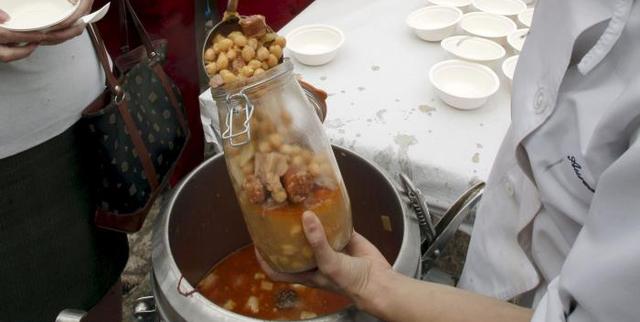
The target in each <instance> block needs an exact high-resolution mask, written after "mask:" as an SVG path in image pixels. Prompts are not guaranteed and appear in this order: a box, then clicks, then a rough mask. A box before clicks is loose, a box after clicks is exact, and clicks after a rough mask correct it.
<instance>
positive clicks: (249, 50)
mask: <svg viewBox="0 0 640 322" xmlns="http://www.w3.org/2000/svg"><path fill="white" fill-rule="evenodd" d="M254 57H256V50H255V49H253V47H251V46H245V47H244V48H242V59H244V61H245V62H247V63H249V62H251V60H252V59H253V58H254Z"/></svg>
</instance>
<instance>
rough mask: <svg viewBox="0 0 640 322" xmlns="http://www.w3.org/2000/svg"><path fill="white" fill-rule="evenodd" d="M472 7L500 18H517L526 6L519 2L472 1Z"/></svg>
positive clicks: (497, 0)
mask: <svg viewBox="0 0 640 322" xmlns="http://www.w3.org/2000/svg"><path fill="white" fill-rule="evenodd" d="M472 3H473V7H475V8H476V9H478V10H480V11H482V12H488V13H493V14H495V15H501V16H513V17H515V16H517V15H518V14H519V13H521V12H523V11H525V10H527V4H526V3H524V2H522V1H521V0H473V1H472Z"/></svg>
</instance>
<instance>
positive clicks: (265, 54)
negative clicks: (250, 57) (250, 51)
mask: <svg viewBox="0 0 640 322" xmlns="http://www.w3.org/2000/svg"><path fill="white" fill-rule="evenodd" d="M256 57H257V58H258V60H260V61H262V62H264V61H265V60H267V59H269V50H268V49H267V48H265V47H260V48H258V51H257V52H256Z"/></svg>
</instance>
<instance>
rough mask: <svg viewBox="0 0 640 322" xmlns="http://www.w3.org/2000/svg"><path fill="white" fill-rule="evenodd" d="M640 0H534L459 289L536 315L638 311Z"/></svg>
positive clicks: (591, 316)
mask: <svg viewBox="0 0 640 322" xmlns="http://www.w3.org/2000/svg"><path fill="white" fill-rule="evenodd" d="M639 58H640V4H638V3H637V2H634V1H632V0H541V1H539V2H538V5H537V7H536V13H535V16H534V21H533V28H532V29H531V32H530V34H529V36H528V38H527V41H526V44H525V48H524V50H523V52H522V55H521V56H520V61H519V62H518V66H517V70H516V76H515V79H514V89H513V95H512V124H511V127H510V129H509V131H508V133H507V136H506V137H505V140H504V142H503V145H502V147H501V150H500V152H499V153H498V157H497V158H496V162H495V164H494V168H493V171H492V173H491V175H490V178H489V180H488V185H487V189H486V191H485V195H484V197H483V201H482V203H481V205H480V208H479V210H478V214H477V218H476V221H475V224H474V230H473V234H472V237H471V245H470V248H469V253H468V255H467V262H466V266H465V268H464V271H463V275H462V277H461V281H460V286H461V287H463V288H467V289H471V290H474V291H477V292H480V293H484V294H487V295H491V296H494V297H497V298H500V299H510V298H513V297H516V296H518V295H522V294H527V295H531V298H532V299H533V302H532V305H533V307H534V308H535V314H534V317H533V320H534V321H638V320H640V305H638V299H640V142H638V140H637V137H638V129H639V128H640V65H639V64H638V59H639Z"/></svg>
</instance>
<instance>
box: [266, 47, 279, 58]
mask: <svg viewBox="0 0 640 322" xmlns="http://www.w3.org/2000/svg"><path fill="white" fill-rule="evenodd" d="M269 52H271V54H273V55H274V56H276V58H280V57H282V47H280V46H278V45H271V46H269Z"/></svg>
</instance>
